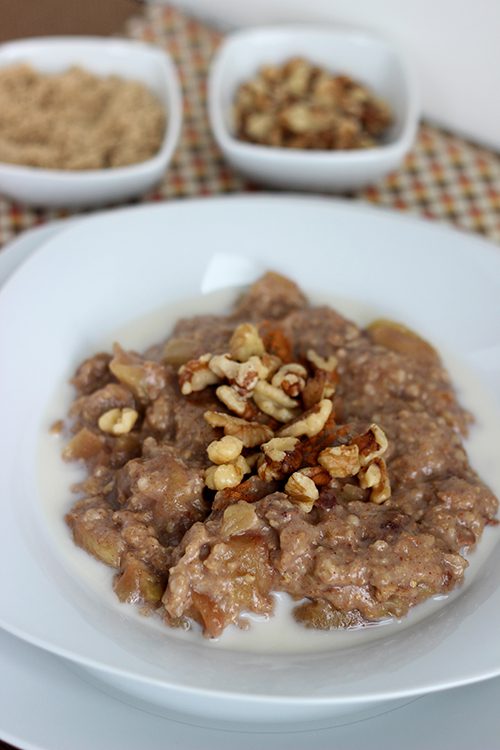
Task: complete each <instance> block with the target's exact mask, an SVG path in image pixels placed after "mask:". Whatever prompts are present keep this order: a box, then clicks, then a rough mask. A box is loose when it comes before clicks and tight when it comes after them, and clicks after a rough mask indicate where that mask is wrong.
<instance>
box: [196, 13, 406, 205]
mask: <svg viewBox="0 0 500 750" xmlns="http://www.w3.org/2000/svg"><path fill="white" fill-rule="evenodd" d="M296 56H301V57H305V58H307V59H309V60H311V61H313V62H314V63H315V64H317V65H321V66H323V67H325V68H327V69H329V70H331V71H332V72H339V73H340V72H342V73H346V74H347V75H350V76H352V77H353V78H355V79H359V80H360V81H362V82H363V83H365V84H367V85H368V86H369V87H370V88H372V89H373V90H374V91H375V92H376V93H377V94H378V95H379V96H381V97H382V98H383V99H385V100H386V101H387V102H388V103H389V104H390V106H391V107H392V110H393V112H394V116H395V122H394V124H393V126H392V127H391V129H390V132H389V135H388V138H387V142H386V143H384V144H383V145H380V146H376V147H374V148H369V149H356V150H349V151H306V150H304V151H301V150H299V149H289V148H276V147H270V146H260V145H255V144H251V143H246V142H244V141H240V140H238V139H237V138H236V137H235V135H234V127H233V117H232V105H233V100H234V96H235V93H236V90H237V88H238V86H239V85H240V84H242V83H244V82H245V81H247V80H249V79H251V78H252V77H253V76H255V74H256V73H257V70H258V68H259V67H260V66H261V65H264V64H267V63H270V64H279V63H283V62H285V61H286V60H287V59H289V58H291V57H296ZM208 106H209V116H210V124H211V126H212V130H213V134H214V136H215V139H216V141H217V143H218V145H219V147H220V149H221V150H222V153H223V154H224V156H225V158H226V159H227V161H228V162H229V163H230V164H231V165H232V166H233V167H234V168H235V169H237V170H238V171H240V172H242V173H243V174H245V175H246V176H247V177H250V178H251V179H252V180H255V181H256V182H259V183H266V184H268V185H272V186H274V187H281V188H293V189H301V190H332V191H347V190H355V189H358V188H361V187H363V186H365V185H367V184H369V183H373V182H376V181H377V180H379V179H380V178H381V177H383V176H384V175H385V174H386V173H387V172H389V171H391V170H392V169H395V168H396V167H397V166H398V165H399V163H400V162H401V161H402V159H403V157H404V156H405V154H406V153H407V152H408V151H409V149H410V148H411V146H412V144H413V141H414V139H415V133H416V128H417V121H418V96H417V86H416V81H415V76H414V73H413V70H412V67H411V65H410V63H409V62H408V60H406V58H405V56H404V55H403V54H402V53H401V52H400V51H396V49H395V48H394V47H393V46H392V45H390V44H388V43H387V42H386V41H384V40H382V39H380V38H378V37H375V36H372V35H371V34H367V33H364V32H359V31H351V30H345V29H334V28H324V27H323V28H318V27H314V26H285V27H269V28H261V29H252V30H249V31H240V32H237V33H235V34H231V35H230V36H228V37H226V40H225V41H224V43H223V44H222V46H221V47H220V49H219V51H218V53H217V55H216V57H215V59H214V62H213V63H212V68H211V70H210V77H209V84H208Z"/></svg>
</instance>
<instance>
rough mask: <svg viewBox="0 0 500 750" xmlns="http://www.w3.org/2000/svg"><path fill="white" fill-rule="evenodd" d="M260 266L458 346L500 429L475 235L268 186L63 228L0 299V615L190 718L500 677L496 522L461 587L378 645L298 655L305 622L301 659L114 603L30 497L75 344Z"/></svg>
mask: <svg viewBox="0 0 500 750" xmlns="http://www.w3.org/2000/svg"><path fill="white" fill-rule="evenodd" d="M166 236H168V238H169V246H168V247H169V249H170V251H171V252H170V253H168V252H165V237H166ZM145 237H147V238H148V240H147V242H145V241H144V238H145ZM68 248H70V249H71V251H70V252H68ZM180 250H182V252H180ZM139 253H140V254H139ZM306 253H307V262H306V261H305V254H306ZM118 256H119V258H120V262H119V263H117V262H116V261H117V258H118ZM270 257H272V261H270V260H269V258H270ZM438 262H439V265H437V263H438ZM139 263H140V268H141V282H140V284H138V283H137V278H138V274H137V269H138V264H139ZM172 263H175V275H174V274H172V273H171V267H172ZM269 265H272V266H273V267H275V268H277V269H278V270H282V271H285V272H287V273H289V274H291V275H292V276H295V277H296V278H297V279H299V280H300V281H301V282H302V283H303V285H304V286H305V287H306V288H309V289H316V290H317V291H318V292H328V293H329V294H330V295H331V296H332V301H334V302H335V301H337V299H338V298H339V297H340V298H342V299H345V298H351V299H358V300H359V299H362V300H363V301H364V302H365V303H366V304H367V305H368V306H369V307H371V308H372V309H376V310H377V312H378V313H382V314H384V315H389V316H390V317H394V318H399V319H402V320H404V321H406V322H407V323H408V324H410V325H412V326H415V327H416V328H418V329H419V330H420V331H421V332H422V333H423V334H424V335H427V336H429V337H430V338H432V339H433V340H434V341H435V342H436V343H437V344H438V345H441V346H442V345H443V344H445V345H446V349H447V350H448V351H452V352H453V351H455V352H460V353H461V355H462V359H465V360H466V361H467V362H468V363H469V365H472V366H473V367H474V369H475V370H476V373H477V374H478V375H479V377H480V379H481V381H482V382H483V383H487V384H488V385H489V386H490V387H491V389H492V390H493V391H494V393H495V396H496V401H495V400H493V401H492V403H491V405H490V404H489V403H488V410H489V411H488V414H487V415H486V417H485V419H486V421H487V422H488V421H489V422H491V423H492V424H493V425H494V427H493V429H496V425H497V422H498V412H499V406H498V400H499V398H500V391H499V385H498V384H499V382H500V380H499V378H498V373H499V371H500V347H499V339H498V335H499V334H498V327H497V321H498V319H499V315H500V310H499V304H500V303H499V299H500V295H499V289H498V285H499V279H500V255H499V253H498V250H497V249H496V248H494V247H493V246H491V245H489V244H488V243H485V242H484V241H482V240H479V239H477V238H474V237H471V236H468V235H465V234H459V233H457V232H450V231H449V230H446V229H444V228H442V227H439V226H437V225H431V224H427V223H424V222H418V221H415V220H414V219H410V218H408V217H404V216H400V215H395V214H391V213H385V212H382V211H379V210H375V209H372V208H369V207H363V206H360V205H349V204H344V203H335V202H332V201H327V200H306V199H300V198H289V197H275V198H270V197H267V196H261V197H246V198H237V197H235V198H231V199H218V200H209V201H207V200H203V201H190V202H185V203H181V204H172V205H169V206H163V205H157V206H149V207H141V208H138V209H131V210H130V209H129V210H122V211H115V212H111V213H105V214H102V215H100V216H97V217H93V218H90V219H86V220H82V221H79V222H76V223H74V224H73V225H72V226H70V227H68V228H67V229H64V230H63V231H61V232H60V233H59V234H58V235H57V236H56V237H54V238H52V239H50V240H49V241H47V243H46V244H45V245H44V246H43V247H42V248H41V249H40V251H39V252H37V253H36V255H35V256H34V257H32V258H30V259H29V260H28V261H27V262H26V263H25V264H24V265H23V266H22V267H21V269H20V270H19V271H18V272H17V273H15V274H14V276H13V277H12V278H11V279H10V281H9V282H8V283H7V284H6V286H5V287H4V289H3V290H2V292H1V294H0V320H2V321H7V320H8V322H9V323H8V325H1V326H0V357H1V360H2V389H1V391H0V393H1V396H0V400H1V401H0V406H1V409H2V414H3V426H4V429H3V431H2V466H3V470H2V472H1V473H0V497H2V498H3V508H2V514H3V523H4V525H5V528H8V529H9V534H7V535H5V536H4V539H3V543H2V545H0V565H1V566H2V568H3V569H4V570H5V569H8V570H9V571H12V572H11V575H9V576H5V577H4V581H3V584H2V598H1V600H0V624H1V625H2V626H3V627H4V628H5V629H6V630H9V631H10V632H12V633H15V634H17V635H19V636H20V637H22V638H24V639H25V640H27V641H30V642H31V643H34V644H36V645H39V646H41V647H42V648H44V649H47V650H49V651H52V652H53V653H56V654H59V655H61V656H64V657H65V658H67V659H69V660H70V661H72V662H73V663H74V664H76V665H78V666H79V668H83V669H86V670H87V671H89V670H90V672H92V674H93V678H94V679H98V680H99V681H100V682H101V684H103V683H106V684H107V686H108V688H111V689H113V690H118V691H120V692H121V694H122V695H134V696H135V697H136V698H138V699H141V700H143V701H147V702H153V703H154V704H156V705H157V706H161V708H162V710H168V711H171V712H177V713H179V712H180V713H184V714H191V715H196V716H198V720H199V721H215V720H223V721H228V720H232V721H248V722H252V721H253V722H255V721H268V722H272V721H277V720H278V721H281V722H283V723H289V722H300V721H302V722H310V721H318V722H323V723H324V722H330V723H331V722H332V721H335V720H337V719H338V717H339V716H341V715H347V714H349V713H351V714H353V713H359V712H365V715H366V712H368V713H370V712H371V713H373V712H374V711H378V710H383V708H384V706H385V705H386V704H387V703H388V702H389V704H390V705H391V702H392V705H394V704H396V703H398V702H399V703H401V702H404V701H407V700H408V699H410V698H411V697H414V696H417V695H421V694H423V693H426V692H435V691H438V690H443V689H445V688H449V687H452V686H457V685H464V684H467V683H472V682H476V681H479V680H483V679H486V678H488V677H492V676H494V675H497V674H500V642H499V640H498V637H497V628H496V622H497V621H498V613H499V612H500V580H499V576H498V569H499V562H500V548H499V545H498V544H497V543H496V541H497V537H498V530H494V529H493V530H490V532H491V533H490V534H489V535H488V534H487V535H486V538H485V539H484V540H483V543H482V545H481V549H482V550H484V552H485V553H486V552H488V553H489V554H488V555H486V554H483V555H482V557H481V555H480V556H479V557H478V558H477V559H478V563H477V564H475V565H473V566H471V570H470V571H469V575H468V579H467V585H466V586H465V587H464V588H463V589H462V590H461V591H459V592H457V595H456V596H454V597H452V598H450V600H449V601H448V602H446V603H443V602H442V603H441V605H442V606H440V607H439V608H434V609H432V608H431V610H430V611H428V612H427V614H428V616H427V617H426V618H425V619H422V618H421V616H420V615H419V616H418V617H417V618H416V619H413V620H412V621H409V622H407V623H406V625H405V624H402V625H401V626H400V625H398V624H397V623H395V624H394V627H392V626H390V627H389V628H388V629H380V630H379V637H378V638H377V639H375V640H374V639H369V638H368V639H366V638H364V636H363V634H362V633H361V634H360V635H361V638H360V639H359V640H357V641H355V642H353V641H352V640H349V641H346V642H345V644H344V645H345V647H343V645H342V644H339V643H338V642H337V643H336V644H335V648H334V649H330V644H329V642H327V641H326V642H325V645H324V646H322V648H321V649H320V650H315V651H313V652H310V651H309V652H308V651H307V643H309V640H308V639H309V636H308V635H307V634H305V636H304V638H305V639H307V640H305V642H304V648H303V649H302V648H299V649H298V650H297V651H296V652H292V653H272V652H271V653H270V652H269V650H268V651H267V652H265V650H264V652H263V653H262V652H261V653H251V652H248V651H245V650H237V649H235V648H234V647H233V646H231V645H229V647H227V646H224V644H223V643H221V645H220V646H219V647H218V646H216V645H215V646H214V644H209V643H206V642H201V641H200V640H196V639H191V640H190V639H182V638H179V636H178V634H177V633H176V632H175V631H169V630H167V629H164V628H163V626H160V625H159V624H155V622H153V621H151V620H144V619H141V618H139V617H138V616H136V615H135V613H134V612H132V611H131V609H130V608H128V607H124V606H122V605H119V604H118V603H117V601H115V600H114V599H113V597H112V595H111V592H110V591H109V587H108V588H105V589H103V590H101V589H100V588H99V587H98V588H97V589H96V588H95V587H94V585H93V583H92V580H93V579H92V577H91V576H90V575H89V573H90V571H91V570H92V569H93V568H92V566H93V564H94V562H93V561H92V560H91V559H90V558H89V557H88V556H86V555H85V554H84V553H82V552H81V551H80V550H77V549H76V548H74V546H73V545H72V543H71V542H70V540H69V536H68V535H67V533H66V534H64V524H63V522H62V520H61V515H62V510H63V509H62V508H61V507H59V506H58V505H57V502H58V501H57V496H56V495H55V494H53V495H52V494H51V495H50V496H49V497H48V498H47V497H45V496H44V495H43V493H41V492H40V485H39V481H38V479H39V478H38V477H37V471H36V460H37V450H38V442H39V438H40V433H41V432H43V431H45V429H46V427H47V426H48V425H47V421H48V415H47V412H46V408H47V403H48V401H49V400H50V398H51V396H52V393H53V390H54V387H55V386H56V385H57V384H58V383H59V382H60V381H61V379H62V378H64V377H66V376H68V375H69V374H70V372H71V371H72V369H73V367H74V365H75V364H76V363H77V362H78V361H79V360H80V359H81V358H82V357H83V356H85V354H87V353H89V352H91V351H92V350H94V348H95V347H96V346H98V345H99V344H100V343H101V341H102V339H103V337H104V338H105V337H107V336H113V333H114V332H115V331H116V330H117V329H118V328H119V327H121V326H122V325H123V324H125V323H127V322H129V321H130V320H131V319H134V318H137V317H140V316H142V315H143V314H145V313H147V312H149V311H150V310H151V309H154V308H158V307H161V306H163V305H164V302H165V299H166V298H168V299H169V301H170V302H176V301H179V302H180V301H181V300H183V299H185V298H188V297H193V296H195V295H196V294H197V293H199V292H200V290H205V291H207V290H209V289H213V288H214V287H216V286H217V285H222V286H223V285H225V284H227V283H230V284H233V283H235V282H243V281H248V280H250V279H251V278H252V277H253V276H255V275H257V274H259V273H260V271H261V270H262V269H263V268H265V267H268V266H269ZM436 269H439V270H436ZM54 280H57V283H54ZM444 282H445V283H444ZM48 289H50V294H47V290H48ZM424 296H425V305H423V304H422V298H423V297H424ZM465 297H466V298H467V300H468V304H467V305H464V304H463V300H464V298H465ZM120 300H121V301H122V302H120ZM442 310H446V315H443V314H442ZM34 320H36V321H37V327H36V335H33V330H34V329H33V321H34ZM20 342H22V345H20ZM33 363H35V364H33ZM33 367H34V368H35V372H36V377H34V375H33ZM478 391H481V388H479V389H478ZM482 413H483V416H484V410H483V412H482ZM493 442H494V441H493ZM495 451H496V448H495V445H494V444H493V445H490V446H489V447H487V449H486V451H485V453H484V455H482V460H485V463H484V465H481V467H480V468H481V471H482V473H483V474H484V475H485V477H486V478H487V479H489V481H490V482H491V483H492V484H493V486H494V488H495V489H496V490H497V492H498V490H499V489H500V481H499V476H498V461H497V460H496V454H495ZM479 458H481V456H480V457H479ZM55 490H56V488H54V491H55ZM13 560H15V561H16V562H15V565H13V563H12V561H13ZM20 592H23V593H21V594H20ZM24 592H29V595H25V594H24ZM420 612H421V613H422V614H424V613H425V610H423V609H421V610H420ZM326 635H328V634H326ZM240 645H241V644H240ZM200 717H201V718H200Z"/></svg>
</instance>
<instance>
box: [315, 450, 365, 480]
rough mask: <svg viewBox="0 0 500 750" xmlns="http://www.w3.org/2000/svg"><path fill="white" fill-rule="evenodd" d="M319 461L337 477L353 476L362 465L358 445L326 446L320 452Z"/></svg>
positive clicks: (332, 475) (331, 474)
mask: <svg viewBox="0 0 500 750" xmlns="http://www.w3.org/2000/svg"><path fill="white" fill-rule="evenodd" d="M318 462H319V463H320V464H321V466H323V467H324V468H325V469H326V470H327V471H328V473H329V474H330V476H331V477H333V478H335V479H342V478H344V477H353V476H355V475H356V474H357V473H358V471H359V469H360V467H361V464H360V460H359V449H358V446H357V445H337V446H333V447H330V448H325V449H324V450H322V451H321V453H320V454H319V456H318Z"/></svg>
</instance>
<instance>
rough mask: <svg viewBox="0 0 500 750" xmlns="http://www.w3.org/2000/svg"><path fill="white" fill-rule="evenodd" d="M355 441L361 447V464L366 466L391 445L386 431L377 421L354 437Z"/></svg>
mask: <svg viewBox="0 0 500 750" xmlns="http://www.w3.org/2000/svg"><path fill="white" fill-rule="evenodd" d="M354 442H355V443H356V444H357V446H358V448H359V460H360V463H361V466H366V465H367V464H369V463H370V462H371V461H373V459H374V458H379V457H380V456H382V455H383V454H384V453H385V452H386V450H387V447H388V445H389V443H388V441H387V437H386V435H385V432H384V431H383V430H382V429H381V428H380V427H379V426H378V425H377V424H375V423H374V424H371V425H370V426H369V428H368V429H367V431H366V432H364V433H363V434H362V435H359V436H358V437H356V438H354Z"/></svg>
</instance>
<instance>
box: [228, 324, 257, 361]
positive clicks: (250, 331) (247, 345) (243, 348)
mask: <svg viewBox="0 0 500 750" xmlns="http://www.w3.org/2000/svg"><path fill="white" fill-rule="evenodd" d="M229 351H230V353H231V357H232V358H233V359H236V360H237V361H238V362H246V361H247V360H249V359H250V357H252V356H253V355H257V356H260V355H262V354H264V343H263V341H262V339H261V337H260V335H259V332H258V330H257V328H256V327H255V326H254V325H253V324H252V323H242V324H241V325H239V326H238V327H237V328H236V329H235V331H234V333H233V335H232V336H231V340H230V342H229Z"/></svg>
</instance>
